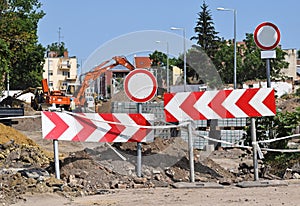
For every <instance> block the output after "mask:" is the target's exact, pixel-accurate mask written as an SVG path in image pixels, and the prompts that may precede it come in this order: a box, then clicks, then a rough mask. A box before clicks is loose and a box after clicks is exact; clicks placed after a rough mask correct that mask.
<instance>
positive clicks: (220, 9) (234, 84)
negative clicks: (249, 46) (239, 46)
mask: <svg viewBox="0 0 300 206" xmlns="http://www.w3.org/2000/svg"><path fill="white" fill-rule="evenodd" d="M217 10H219V11H232V12H233V30H234V31H233V33H234V34H233V35H234V37H233V40H234V60H233V88H234V89H237V81H236V14H237V11H236V9H229V8H222V7H220V8H217Z"/></svg>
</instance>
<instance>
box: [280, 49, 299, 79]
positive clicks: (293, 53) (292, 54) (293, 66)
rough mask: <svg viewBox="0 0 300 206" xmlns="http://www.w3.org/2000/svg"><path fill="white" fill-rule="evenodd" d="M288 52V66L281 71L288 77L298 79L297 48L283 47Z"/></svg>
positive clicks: (286, 59) (286, 56)
mask: <svg viewBox="0 0 300 206" xmlns="http://www.w3.org/2000/svg"><path fill="white" fill-rule="evenodd" d="M283 51H285V52H286V53H287V55H285V61H286V62H288V63H289V66H288V68H284V69H282V70H281V71H282V72H283V73H284V74H285V75H286V76H288V77H290V78H292V79H293V80H296V78H297V50H296V49H283Z"/></svg>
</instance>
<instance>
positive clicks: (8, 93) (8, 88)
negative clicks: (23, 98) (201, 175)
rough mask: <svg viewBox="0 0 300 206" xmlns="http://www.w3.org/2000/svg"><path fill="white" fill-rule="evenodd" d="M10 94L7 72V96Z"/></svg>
mask: <svg viewBox="0 0 300 206" xmlns="http://www.w3.org/2000/svg"><path fill="white" fill-rule="evenodd" d="M8 96H9V72H7V97H8Z"/></svg>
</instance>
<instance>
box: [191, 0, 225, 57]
mask: <svg viewBox="0 0 300 206" xmlns="http://www.w3.org/2000/svg"><path fill="white" fill-rule="evenodd" d="M201 9H202V11H201V12H199V13H198V16H199V17H198V21H197V23H196V27H195V28H194V31H195V33H196V35H195V36H193V37H192V38H191V40H196V41H197V44H198V45H199V46H200V47H201V48H202V50H203V51H204V52H206V54H207V55H208V57H209V58H211V59H213V58H214V54H215V52H216V51H217V49H218V45H219V42H220V38H219V37H218V36H217V34H218V33H219V32H216V31H215V27H214V23H213V19H212V16H211V12H210V10H209V9H208V5H207V4H206V3H205V1H204V2H203V4H202V6H201Z"/></svg>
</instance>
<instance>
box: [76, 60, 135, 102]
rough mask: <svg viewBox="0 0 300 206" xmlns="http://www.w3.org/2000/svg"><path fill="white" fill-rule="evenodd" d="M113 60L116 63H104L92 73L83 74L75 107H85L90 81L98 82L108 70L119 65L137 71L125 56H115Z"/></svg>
mask: <svg viewBox="0 0 300 206" xmlns="http://www.w3.org/2000/svg"><path fill="white" fill-rule="evenodd" d="M112 60H113V61H114V62H113V63H111V64H108V63H109V62H111V60H107V61H104V62H103V63H101V64H100V65H98V66H97V67H95V68H94V69H93V70H92V71H89V72H87V73H84V74H82V75H84V79H83V81H82V83H81V86H80V87H79V88H78V90H77V91H78V92H76V93H75V98H74V101H75V105H80V106H83V105H84V104H85V95H84V92H85V90H86V89H87V88H88V87H89V83H90V81H94V80H96V79H97V78H99V77H100V76H101V75H102V74H104V73H105V72H106V71H107V70H110V69H112V68H114V67H116V66H118V65H122V66H124V67H126V68H128V69H129V70H130V71H132V70H134V69H135V67H134V66H133V65H132V64H131V63H130V62H129V61H128V60H127V59H126V57H124V56H115V57H113V58H112ZM107 64H108V65H107Z"/></svg>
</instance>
